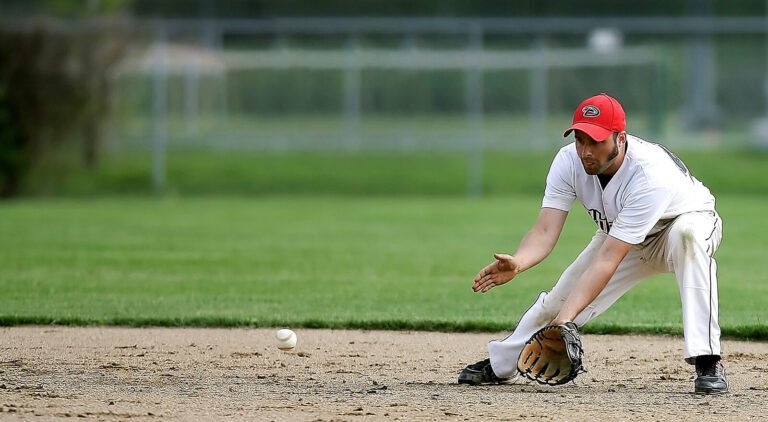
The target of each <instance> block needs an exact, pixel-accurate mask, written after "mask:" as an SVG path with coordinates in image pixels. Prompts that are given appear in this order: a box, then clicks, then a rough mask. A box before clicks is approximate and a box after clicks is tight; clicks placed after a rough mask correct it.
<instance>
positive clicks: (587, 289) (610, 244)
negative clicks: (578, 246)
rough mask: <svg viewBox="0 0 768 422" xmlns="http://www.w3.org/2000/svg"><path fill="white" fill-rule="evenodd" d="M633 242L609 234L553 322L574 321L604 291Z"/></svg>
mask: <svg viewBox="0 0 768 422" xmlns="http://www.w3.org/2000/svg"><path fill="white" fill-rule="evenodd" d="M630 249H632V244H630V243H627V242H624V241H621V240H619V239H616V238H615V237H611V236H608V238H607V239H605V242H603V246H601V247H600V250H599V251H598V252H597V256H596V257H595V259H594V260H593V261H592V263H591V264H589V267H587V270H586V271H584V273H583V274H582V275H581V277H579V281H578V282H577V283H576V286H575V287H574V288H573V290H571V293H570V294H569V295H568V298H567V299H565V303H564V304H563V307H562V308H561V309H560V313H559V314H558V315H557V317H556V318H555V320H554V321H553V323H564V322H568V321H573V319H574V318H576V316H577V315H578V314H579V313H581V311H583V310H584V308H586V307H587V306H589V304H590V303H592V301H593V300H595V298H596V297H597V295H599V294H600V292H602V291H603V289H604V288H605V285H606V284H608V281H609V280H610V279H611V277H613V274H614V273H615V272H616V268H618V267H619V263H621V260H622V259H624V257H625V256H626V255H627V253H629V250H630Z"/></svg>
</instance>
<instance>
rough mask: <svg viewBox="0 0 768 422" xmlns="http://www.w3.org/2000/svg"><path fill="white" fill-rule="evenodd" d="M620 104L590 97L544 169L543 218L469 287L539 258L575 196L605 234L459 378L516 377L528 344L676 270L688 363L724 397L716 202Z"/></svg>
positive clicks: (499, 280) (702, 385) (483, 286)
mask: <svg viewBox="0 0 768 422" xmlns="http://www.w3.org/2000/svg"><path fill="white" fill-rule="evenodd" d="M625 128H626V118H625V114H624V110H623V108H622V106H621V104H619V102H618V101H617V100H616V99H615V98H612V97H610V96H608V95H606V94H600V95H596V96H594V97H590V98H588V99H586V100H584V101H583V102H582V103H581V104H579V106H578V107H577V108H576V111H575V113H574V115H573V124H572V125H571V126H570V127H569V128H568V130H566V131H565V133H564V134H563V136H564V137H567V136H568V135H569V134H571V133H573V134H574V142H572V143H569V144H568V145H566V146H564V147H563V148H561V149H560V150H559V152H558V153H557V155H556V156H555V158H554V160H553V162H552V165H551V167H550V170H549V174H548V175H547V183H546V189H545V191H544V199H543V201H542V206H541V211H540V213H539V216H538V219H537V220H536V222H535V224H534V225H533V227H532V228H531V230H530V231H529V232H528V233H527V234H526V235H525V236H524V237H523V239H522V240H521V242H520V245H519V246H518V248H517V250H516V251H515V252H514V253H513V254H511V255H508V254H495V255H494V258H495V260H494V261H493V262H492V263H490V264H489V265H488V266H486V267H485V268H483V269H482V270H480V272H479V273H478V274H477V276H476V277H475V279H474V284H473V286H472V289H473V290H474V291H475V292H482V293H485V292H487V291H488V290H490V289H492V288H494V287H496V286H500V285H502V284H504V283H506V282H508V281H510V280H511V279H513V278H514V277H515V276H517V275H518V274H519V273H521V272H523V271H526V270H527V269H529V268H531V267H533V266H534V265H536V264H538V263H539V262H541V261H542V260H543V259H544V258H546V257H547V255H549V253H550V252H551V251H552V249H553V248H554V246H555V244H556V243H557V240H558V238H559V236H560V232H561V231H562V228H563V225H564V223H565V219H566V216H567V215H568V212H569V211H570V210H571V207H572V205H573V203H574V201H575V200H578V201H579V202H580V203H581V204H582V205H583V206H584V209H585V210H586V211H587V213H589V215H590V216H591V217H592V219H593V220H594V221H595V224H597V232H596V233H595V235H594V237H592V240H591V241H590V242H589V244H588V245H587V246H586V248H584V250H583V251H582V252H581V254H580V255H579V256H578V257H577V258H576V260H575V261H574V262H573V263H572V264H571V265H570V266H569V267H568V268H566V270H565V271H564V272H563V273H562V275H561V276H560V279H559V280H558V281H557V284H555V286H554V287H553V288H552V290H550V291H549V292H542V293H541V294H540V295H539V296H538V298H537V300H536V302H535V303H534V304H533V305H532V306H531V307H530V309H528V310H527V311H526V312H525V314H523V316H522V318H521V319H520V322H519V323H518V325H517V328H516V329H515V330H514V332H513V333H512V334H511V335H510V336H509V337H507V338H505V339H504V340H500V341H491V342H490V343H489V344H488V353H489V356H490V357H489V359H485V360H483V361H480V362H478V363H475V364H472V365H469V366H467V367H466V368H464V370H463V371H461V374H460V375H459V383H464V384H490V383H501V382H504V381H507V380H510V379H512V378H513V377H515V376H516V375H517V373H518V370H517V360H518V356H519V355H520V351H521V350H522V348H523V346H524V344H525V343H526V341H527V340H528V339H529V338H530V337H531V335H532V334H533V333H535V332H536V331H537V330H539V329H540V328H542V327H544V326H546V325H548V324H550V323H556V324H561V323H566V322H573V323H575V324H576V325H577V326H582V325H584V324H586V323H587V322H589V321H590V320H592V319H593V318H595V317H596V316H598V315H600V314H601V313H603V312H604V311H605V310H606V309H608V308H609V307H610V306H611V305H612V304H613V303H614V302H615V301H616V300H617V299H618V298H619V297H621V295H623V294H624V293H625V292H627V291H628V290H629V289H631V288H632V287H633V286H635V285H636V284H637V283H639V282H640V281H641V280H643V279H645V278H647V277H648V276H650V275H653V274H657V273H665V272H671V273H674V274H675V277H676V278H677V282H678V286H679V289H680V298H681V302H682V308H683V309H682V311H683V312H682V314H683V333H684V335H685V349H684V358H685V361H686V362H688V363H689V364H693V365H695V366H696V374H697V377H696V379H695V381H694V390H695V392H697V393H706V394H717V393H726V392H728V381H727V380H726V377H725V371H724V368H723V365H722V362H721V360H720V326H719V323H718V294H717V264H716V262H715V259H714V254H715V251H716V250H717V248H718V246H719V245H720V239H721V237H722V221H721V219H720V216H719V215H718V214H717V212H716V211H715V199H714V197H713V196H712V194H711V193H710V192H709V189H707V188H706V187H705V186H704V185H703V184H702V183H701V182H700V181H698V180H697V179H696V178H695V177H693V175H691V173H690V172H689V171H688V168H687V167H686V166H685V164H684V163H683V162H682V161H681V160H680V159H679V158H678V157H677V156H675V155H674V154H673V153H671V152H670V151H669V150H668V149H667V148H665V147H664V146H662V145H659V144H655V143H651V142H648V141H644V140H642V139H640V138H638V137H636V136H633V135H629V134H628V133H627V132H626V131H625Z"/></svg>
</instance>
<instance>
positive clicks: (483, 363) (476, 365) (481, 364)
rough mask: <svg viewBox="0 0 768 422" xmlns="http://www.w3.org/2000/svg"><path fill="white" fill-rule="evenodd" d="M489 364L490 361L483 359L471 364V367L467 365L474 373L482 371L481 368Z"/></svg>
mask: <svg viewBox="0 0 768 422" xmlns="http://www.w3.org/2000/svg"><path fill="white" fill-rule="evenodd" d="M490 364H491V359H490V358H489V359H485V360H481V361H480V362H477V363H473V364H472V365H469V367H470V368H471V369H474V370H476V371H482V370H483V368H485V367H486V366H488V365H490Z"/></svg>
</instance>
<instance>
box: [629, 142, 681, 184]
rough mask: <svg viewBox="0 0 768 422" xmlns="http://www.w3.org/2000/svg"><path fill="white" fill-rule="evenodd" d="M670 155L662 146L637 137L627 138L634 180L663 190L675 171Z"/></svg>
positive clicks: (631, 172)
mask: <svg viewBox="0 0 768 422" xmlns="http://www.w3.org/2000/svg"><path fill="white" fill-rule="evenodd" d="M668 154H669V153H668V152H667V150H666V149H665V148H664V147H663V146H661V145H660V144H657V143H654V142H650V141H646V140H644V139H642V138H639V137H637V136H633V135H628V136H627V158H628V160H627V161H628V163H629V167H630V170H631V171H629V173H630V174H632V178H633V179H635V180H643V181H645V182H646V183H649V184H650V185H653V186H655V187H659V188H662V187H664V186H666V185H667V184H668V180H667V178H668V177H669V172H671V171H673V170H675V169H674V168H673V167H674V166H673V165H671V164H672V161H671V160H670V159H669V155H668Z"/></svg>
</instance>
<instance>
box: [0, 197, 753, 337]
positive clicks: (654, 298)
mask: <svg viewBox="0 0 768 422" xmlns="http://www.w3.org/2000/svg"><path fill="white" fill-rule="evenodd" d="M718 200H719V202H718V208H719V210H720V212H721V214H722V215H723V218H724V220H725V234H724V240H723V244H722V246H721V249H720V251H719V252H718V258H719V263H720V269H719V275H720V301H721V316H720V321H721V324H722V327H723V333H724V334H725V335H727V336H736V337H742V338H752V339H762V340H765V339H768V318H767V317H768V312H767V311H766V298H768V271H766V269H765V267H764V266H763V264H764V260H765V257H764V256H765V239H766V238H767V237H768V228H766V226H765V225H763V224H762V223H760V221H761V220H762V218H763V217H764V216H765V215H766V211H768V200H767V199H764V198H763V197H760V196H748V195H743V196H736V195H720V196H719V198H718ZM539 201H540V198H539V196H538V195H512V196H508V197H501V196H499V197H491V198H484V199H477V200H470V199H467V198H463V197H461V196H458V197H457V196H445V197H440V196H436V197H435V196H433V197H420V196H415V195H413V196H408V197H400V198H394V197H384V196H382V197H355V196H351V197H350V196H347V197H340V196H327V197H324V196H306V195H302V196H293V195H285V196H256V197H252V198H242V197H231V198H220V197H219V198H206V197H198V198H184V199H175V198H173V197H170V198H168V199H165V200H151V199H146V198H143V199H142V198H125V197H123V198H116V197H111V198H104V199H89V200H74V199H46V200H35V199H27V200H22V201H14V202H5V203H2V204H0V323H2V324H26V323H44V324H47V323H59V324H121V325H122V324H124V325H198V326H233V325H250V326H293V327H299V326H304V327H338V328H342V327H343V328H390V329H427V330H506V329H511V328H513V327H514V325H515V323H516V321H517V319H518V318H519V316H520V315H521V313H522V312H523V311H524V310H525V309H526V308H527V307H528V306H529V305H530V304H531V303H532V301H533V300H534V298H535V296H536V294H537V293H538V292H539V291H541V290H545V289H548V288H549V287H550V286H551V285H552V284H553V283H554V281H555V280H556V278H557V276H558V274H559V273H560V271H562V269H563V268H564V267H565V266H566V265H567V264H568V263H569V262H570V260H571V259H572V258H573V257H574V256H575V255H576V254H577V253H578V252H579V251H580V250H581V248H582V247H583V246H584V245H585V243H586V242H587V241H588V239H589V237H590V236H591V234H592V232H593V231H594V227H593V226H594V225H593V223H592V222H591V221H589V220H588V218H587V216H586V215H585V213H583V212H581V211H580V210H579V209H575V212H574V213H572V215H571V216H570V217H569V222H568V223H567V226H566V232H565V233H564V234H563V236H562V238H561V242H560V244H559V245H558V247H557V249H556V250H555V252H554V253H553V254H552V256H550V258H549V259H548V260H547V261H545V262H544V263H542V264H541V265H540V266H539V267H536V268H534V269H532V270H530V271H529V272H526V273H525V274H523V275H521V276H520V277H519V278H518V279H516V280H515V281H513V282H511V283H509V284H508V285H506V286H504V287H502V288H497V289H494V290H493V291H491V292H490V293H488V294H486V295H481V294H475V293H472V291H471V290H470V285H471V279H472V277H473V276H474V274H475V273H476V271H477V270H478V269H479V268H481V267H482V266H484V265H485V264H487V262H489V260H490V259H491V254H492V253H493V252H496V251H512V250H513V249H514V248H515V246H516V245H517V242H518V240H519V238H520V237H521V235H522V234H523V233H524V231H525V230H527V228H528V227H529V226H530V224H531V223H532V222H533V220H534V219H535V217H536V215H537V212H538V208H539ZM680 327H681V322H680V301H679V295H678V291H677V285H676V283H675V281H674V278H673V277H671V276H659V277H656V278H652V279H649V280H648V281H646V282H645V283H642V284H641V285H639V286H638V287H637V288H635V289H634V290H632V291H631V292H630V293H629V294H628V295H626V296H625V297H624V298H622V299H621V300H620V301H619V302H618V303H617V304H616V305H615V306H614V307H613V308H612V309H610V310H609V311H608V312H607V313H606V314H604V315H603V316H601V317H600V318H598V319H597V320H595V321H594V322H593V323H592V324H591V325H589V326H587V327H586V331H588V332H660V333H673V334H679V333H680V332H681V329H680Z"/></svg>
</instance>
